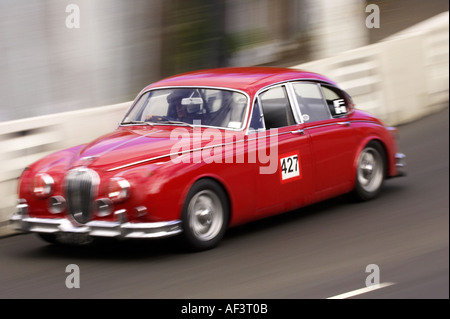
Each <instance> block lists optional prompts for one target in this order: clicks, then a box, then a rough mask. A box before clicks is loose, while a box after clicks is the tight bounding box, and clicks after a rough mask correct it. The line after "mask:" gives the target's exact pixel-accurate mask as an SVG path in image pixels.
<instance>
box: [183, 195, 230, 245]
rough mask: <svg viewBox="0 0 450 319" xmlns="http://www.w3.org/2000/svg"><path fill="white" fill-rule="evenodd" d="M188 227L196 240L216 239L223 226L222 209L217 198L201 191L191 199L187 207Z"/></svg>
mask: <svg viewBox="0 0 450 319" xmlns="http://www.w3.org/2000/svg"><path fill="white" fill-rule="evenodd" d="M188 219H189V227H190V228H191V230H192V233H193V234H194V236H195V237H196V238H197V239H200V240H203V241H207V240H210V239H213V238H214V237H216V236H217V235H218V234H219V232H220V230H221V228H222V225H223V208H222V203H221V201H220V199H219V197H218V196H217V195H216V194H215V193H214V192H212V191H210V190H203V191H200V192H198V193H197V194H195V195H194V197H192V199H191V201H190V202H189V206H188Z"/></svg>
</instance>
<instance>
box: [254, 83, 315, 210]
mask: <svg viewBox="0 0 450 319" xmlns="http://www.w3.org/2000/svg"><path fill="white" fill-rule="evenodd" d="M289 95H290V92H289V88H288V87H287V86H286V85H277V86H273V87H270V88H268V89H265V90H263V91H261V92H260V93H259V94H258V96H257V98H256V102H255V106H254V110H253V116H252V121H251V126H252V130H251V132H249V136H248V137H249V140H253V141H254V143H256V144H255V147H256V148H257V153H258V159H259V162H260V170H259V172H257V173H256V174H257V176H256V179H257V193H258V196H257V198H258V202H257V204H256V207H257V214H258V215H260V216H261V215H270V214H274V213H279V212H282V211H286V210H289V209H293V208H296V207H299V206H301V205H304V204H306V203H307V202H308V201H309V200H310V199H311V195H312V192H313V184H312V181H313V172H312V164H311V155H310V143H309V136H308V135H307V134H305V133H304V130H303V126H302V124H301V123H299V116H298V113H295V112H294V111H293V108H292V105H291V103H290V101H289ZM258 113H259V114H258ZM258 119H260V120H258ZM264 158H265V159H266V160H264ZM267 159H269V162H270V163H265V164H264V163H263V162H268V161H267ZM262 168H265V169H264V170H262ZM269 168H270V169H269Z"/></svg>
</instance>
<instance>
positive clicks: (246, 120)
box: [119, 85, 250, 132]
mask: <svg viewBox="0 0 450 319" xmlns="http://www.w3.org/2000/svg"><path fill="white" fill-rule="evenodd" d="M167 89H210V90H223V91H232V92H237V93H241V94H243V95H244V96H245V97H246V98H247V103H246V105H245V108H246V109H245V115H244V118H243V121H242V124H241V127H240V128H238V129H237V128H229V127H222V126H210V125H200V126H199V125H194V124H188V123H186V126H187V127H205V128H215V129H221V130H227V131H235V132H242V131H244V130H245V129H246V127H247V123H248V115H249V109H250V96H249V95H248V93H247V92H245V91H242V90H237V89H232V88H228V87H220V86H207V85H182V86H158V87H153V88H149V89H147V90H144V91H141V92H139V94H138V95H137V96H136V98H135V99H134V101H133V104H132V105H131V106H130V108H129V109H128V110H127V112H126V113H125V116H124V117H123V118H122V120H121V121H120V123H119V127H127V126H132V125H130V124H122V122H123V121H124V120H125V118H126V117H127V116H128V114H130V113H131V110H132V109H133V108H134V107H135V105H136V103H137V101H138V100H139V99H140V98H141V97H142V96H143V95H144V94H146V93H148V92H150V91H155V90H167ZM146 125H147V124H146ZM148 125H161V126H174V124H163V123H151V122H148Z"/></svg>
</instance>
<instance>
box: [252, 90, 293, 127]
mask: <svg viewBox="0 0 450 319" xmlns="http://www.w3.org/2000/svg"><path fill="white" fill-rule="evenodd" d="M259 100H260V102H261V106H262V110H263V114H264V124H265V126H266V129H271V128H277V127H284V126H289V125H294V124H295V120H294V116H293V114H292V109H291V105H290V103H289V100H288V97H287V94H286V88H285V87H284V86H278V87H275V88H272V89H269V90H267V91H265V92H263V93H261V94H260V95H259Z"/></svg>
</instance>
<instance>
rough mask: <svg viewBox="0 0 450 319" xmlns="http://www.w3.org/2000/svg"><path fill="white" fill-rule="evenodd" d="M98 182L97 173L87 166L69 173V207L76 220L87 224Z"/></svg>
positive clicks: (67, 183) (67, 187)
mask: <svg viewBox="0 0 450 319" xmlns="http://www.w3.org/2000/svg"><path fill="white" fill-rule="evenodd" d="M98 184H99V177H98V175H97V173H96V172H94V171H92V170H90V169H87V168H77V169H74V170H71V171H70V172H69V173H68V174H67V176H66V199H67V209H68V212H69V214H70V215H71V216H72V218H73V219H74V220H75V221H76V222H78V223H80V224H85V223H87V222H88V221H89V220H90V219H91V216H92V211H93V207H94V205H93V202H94V197H95V196H96V193H97V187H98Z"/></svg>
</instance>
